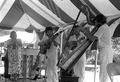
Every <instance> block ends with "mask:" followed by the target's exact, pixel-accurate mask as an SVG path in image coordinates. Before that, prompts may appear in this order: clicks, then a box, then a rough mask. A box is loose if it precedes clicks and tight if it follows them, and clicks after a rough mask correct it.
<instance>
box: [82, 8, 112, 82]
mask: <svg viewBox="0 0 120 82" xmlns="http://www.w3.org/2000/svg"><path fill="white" fill-rule="evenodd" d="M84 8H85V10H86V11H87V13H86V14H87V16H88V19H89V13H90V11H89V9H88V7H82V9H84ZM83 11H84V10H83ZM89 20H90V22H91V24H92V25H94V26H95V27H96V28H99V29H98V31H97V32H96V33H95V34H94V36H95V37H96V38H97V40H98V41H97V49H98V51H99V55H98V56H99V57H98V58H99V61H100V75H99V79H100V82H108V81H109V80H110V79H109V77H108V75H107V71H106V66H107V65H108V63H111V62H112V59H113V50H112V45H111V34H110V28H109V27H108V25H107V23H106V17H105V16H104V15H103V14H99V15H97V16H96V17H95V18H94V20H91V19H89ZM89 24H90V23H89ZM81 32H83V33H84V34H85V35H86V36H87V37H88V38H89V39H90V40H93V38H92V37H93V36H92V34H91V33H90V32H87V31H86V30H85V29H83V28H81Z"/></svg>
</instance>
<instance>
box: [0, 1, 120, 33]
mask: <svg viewBox="0 0 120 82" xmlns="http://www.w3.org/2000/svg"><path fill="white" fill-rule="evenodd" d="M83 4H84V5H87V6H89V8H90V10H91V12H92V13H91V15H92V17H94V16H96V15H97V14H100V13H102V14H104V15H105V16H106V17H110V16H116V15H118V16H119V15H120V11H119V10H120V7H119V4H120V0H0V28H1V29H5V30H18V31H27V32H32V31H33V29H34V28H37V29H40V30H41V31H43V30H44V29H45V27H49V26H57V27H62V26H63V25H67V24H70V23H74V22H75V20H76V17H77V15H78V12H79V11H80V5H83ZM81 20H85V15H84V14H83V13H81V14H80V17H79V19H78V21H81Z"/></svg>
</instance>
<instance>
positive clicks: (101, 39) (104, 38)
mask: <svg viewBox="0 0 120 82" xmlns="http://www.w3.org/2000/svg"><path fill="white" fill-rule="evenodd" d="M94 36H97V37H98V44H97V46H98V48H102V47H108V46H111V33H110V28H109V27H108V25H107V24H104V25H102V26H101V27H100V28H99V29H98V31H97V32H96V33H95V34H94Z"/></svg>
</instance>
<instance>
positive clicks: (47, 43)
mask: <svg viewBox="0 0 120 82" xmlns="http://www.w3.org/2000/svg"><path fill="white" fill-rule="evenodd" d="M62 32H63V31H60V32H58V33H56V34H54V35H53V36H52V37H51V38H50V39H47V40H46V41H44V42H43V43H42V44H40V53H41V54H46V53H47V50H48V49H50V47H51V43H52V42H53V41H54V39H56V38H57V37H58V35H60V34H61V33H62Z"/></svg>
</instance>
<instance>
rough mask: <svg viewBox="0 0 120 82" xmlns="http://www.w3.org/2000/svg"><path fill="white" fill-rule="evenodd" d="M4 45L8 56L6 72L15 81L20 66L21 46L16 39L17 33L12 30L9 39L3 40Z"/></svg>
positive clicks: (20, 42) (19, 41)
mask: <svg viewBox="0 0 120 82" xmlns="http://www.w3.org/2000/svg"><path fill="white" fill-rule="evenodd" d="M2 44H4V47H6V48H7V53H6V55H7V56H8V64H9V66H8V74H10V76H11V79H12V80H14V81H15V82H16V81H17V77H18V75H19V74H20V70H21V69H20V68H21V64H20V63H21V61H20V60H21V59H20V58H21V47H22V41H21V40H20V39H17V34H16V32H15V31H12V32H11V34H10V39H9V40H7V41H5V42H4V43H2Z"/></svg>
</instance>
